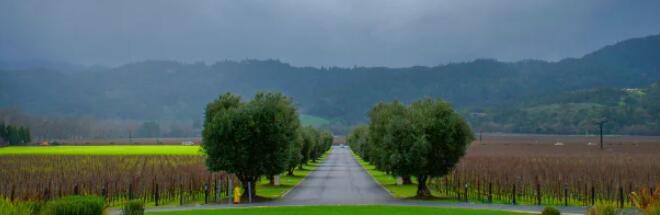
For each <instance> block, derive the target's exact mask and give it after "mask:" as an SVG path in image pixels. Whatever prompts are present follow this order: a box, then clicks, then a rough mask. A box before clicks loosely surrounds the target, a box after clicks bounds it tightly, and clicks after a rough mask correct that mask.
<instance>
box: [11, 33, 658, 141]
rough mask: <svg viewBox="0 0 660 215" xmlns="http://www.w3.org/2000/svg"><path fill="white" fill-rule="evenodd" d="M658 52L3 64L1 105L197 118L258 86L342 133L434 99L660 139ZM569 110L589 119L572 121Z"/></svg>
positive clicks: (45, 111)
mask: <svg viewBox="0 0 660 215" xmlns="http://www.w3.org/2000/svg"><path fill="white" fill-rule="evenodd" d="M658 56H660V35H654V36H648V37H643V38H634V39H629V40H625V41H622V42H619V43H617V44H613V45H610V46H607V47H604V48H602V49H599V50H596V51H595V52H593V53H590V54H587V55H585V56H583V57H581V58H569V59H564V60H561V61H557V62H546V61H539V60H524V61H518V62H500V61H497V60H490V59H477V60H474V61H470V62H462V63H451V64H446V65H438V66H432V67H426V66H414V67H405V68H387V67H353V68H339V67H329V68H326V67H321V68H317V67H297V66H292V65H289V64H287V63H283V62H280V61H277V60H244V61H219V62H215V63H212V64H206V63H181V62H175V61H143V62H136V63H129V64H125V65H122V66H118V67H114V68H102V67H89V68H86V69H77V70H76V71H61V69H60V70H57V69H49V68H43V69H25V70H7V69H1V68H0V76H1V77H2V78H1V79H0V107H15V108H18V109H20V110H22V111H25V112H27V113H30V114H35V115H41V116H73V117H77V116H85V117H93V118H99V119H131V120H145V121H146V120H188V121H193V120H199V119H201V118H202V116H203V109H204V106H205V105H206V104H207V103H208V102H209V101H211V100H212V99H214V98H215V97H217V96H218V95H220V94H222V93H224V92H234V93H237V94H240V95H242V96H244V97H248V98H249V97H252V96H253V95H254V93H255V92H257V91H280V92H283V93H284V94H286V95H288V96H291V97H293V99H294V101H295V102H296V104H297V106H298V107H299V111H300V112H301V113H303V114H305V116H303V121H307V122H309V123H310V124H315V125H322V126H324V127H328V128H331V129H333V130H334V131H335V132H338V133H344V132H346V131H347V130H348V128H350V127H351V126H353V125H356V124H359V123H364V122H366V113H367V111H368V110H369V108H371V107H372V106H373V105H374V104H376V103H377V102H379V101H386V100H394V99H398V100H401V101H403V102H411V101H413V100H416V99H419V98H422V97H434V98H443V99H445V100H447V101H449V102H451V103H452V104H453V105H454V106H455V107H456V108H458V109H459V110H462V112H463V113H464V114H465V116H466V117H467V118H469V119H470V122H471V123H472V124H473V126H475V127H481V128H482V129H484V130H485V131H488V132H539V133H581V134H582V133H584V132H585V130H589V129H593V126H592V127H589V126H588V125H591V123H587V121H590V120H591V119H584V120H582V119H581V118H580V117H582V116H589V117H590V118H593V117H607V118H611V119H612V122H613V123H612V124H611V125H612V126H610V127H608V129H609V130H608V131H609V132H612V133H621V134H660V131H658V130H660V129H652V127H653V126H656V128H657V123H658V116H657V114H656V113H657V111H655V110H654V109H649V106H644V104H642V103H643V102H644V101H648V100H649V99H647V98H645V97H644V96H643V95H635V94H631V93H630V92H628V91H625V92H628V93H624V89H637V88H639V89H642V88H643V89H645V90H642V91H640V92H642V93H646V90H648V89H651V88H653V87H651V84H652V83H654V82H656V81H658V80H660V60H658ZM647 88H648V89H647ZM594 96H595V97H594ZM599 96H600V97H599ZM540 99H541V100H542V101H540ZM622 100H623V103H621V102H622ZM637 101H638V102H642V103H640V104H637V103H635V102H637ZM621 104H623V106H622V105H621ZM633 107H634V108H633ZM626 108H628V109H626ZM630 108H632V109H630ZM653 111H655V112H653ZM585 112H586V113H587V114H585ZM642 112H643V113H644V114H641V113H642ZM559 113H563V114H561V116H559V115H554V114H559ZM484 114H485V116H487V117H481V119H477V117H474V116H484ZM571 115H575V117H572V118H576V117H577V118H580V119H574V120H568V119H563V118H564V117H569V116H571ZM309 116H317V117H320V118H323V119H325V120H327V122H326V121H325V120H319V119H316V118H310V117H309ZM578 116H579V117H578ZM619 118H622V120H619ZM623 118H625V120H623ZM548 119H552V120H548Z"/></svg>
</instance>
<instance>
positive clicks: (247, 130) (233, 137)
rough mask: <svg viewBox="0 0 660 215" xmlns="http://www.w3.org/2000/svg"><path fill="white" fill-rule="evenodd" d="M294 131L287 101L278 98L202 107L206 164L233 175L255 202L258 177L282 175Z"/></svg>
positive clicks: (223, 100) (260, 96)
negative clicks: (249, 187)
mask: <svg viewBox="0 0 660 215" xmlns="http://www.w3.org/2000/svg"><path fill="white" fill-rule="evenodd" d="M299 126H300V122H299V119H298V113H297V112H296V109H295V107H294V106H293V104H292V102H291V99H289V98H288V97H285V96H283V95H282V94H279V93H257V95H256V96H255V97H254V99H253V100H251V101H249V102H241V100H240V97H238V96H236V95H233V94H229V93H227V94H224V95H222V96H220V97H219V98H218V99H216V100H215V101H213V102H211V103H209V104H208V105H207V107H206V115H205V121H204V129H203V132H202V138H203V139H202V148H203V150H204V152H206V154H207V159H206V164H207V166H208V168H209V170H211V171H220V170H224V171H227V172H229V173H233V174H235V175H236V176H237V177H238V178H239V180H241V182H242V184H243V186H246V185H248V183H249V184H250V185H251V187H252V189H251V191H252V196H255V195H254V194H255V193H256V192H255V190H256V188H255V186H254V185H255V182H256V181H257V180H258V179H259V177H261V176H263V175H273V174H278V173H281V172H283V171H285V170H286V168H287V161H288V160H289V157H290V154H291V152H290V151H289V150H290V149H291V144H292V143H293V142H294V141H295V139H296V132H297V129H298V127H299ZM244 195H248V194H247V193H244Z"/></svg>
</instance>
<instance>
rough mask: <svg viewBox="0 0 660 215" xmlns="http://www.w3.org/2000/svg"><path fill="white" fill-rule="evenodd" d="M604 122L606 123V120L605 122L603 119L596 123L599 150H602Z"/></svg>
mask: <svg viewBox="0 0 660 215" xmlns="http://www.w3.org/2000/svg"><path fill="white" fill-rule="evenodd" d="M606 122H607V120H605V119H603V120H600V121H598V122H597V123H598V127H599V128H600V149H601V150H602V149H603V125H605V123H606Z"/></svg>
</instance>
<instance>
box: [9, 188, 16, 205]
mask: <svg viewBox="0 0 660 215" xmlns="http://www.w3.org/2000/svg"><path fill="white" fill-rule="evenodd" d="M15 196H16V185H13V184H12V185H11V193H10V194H9V201H10V202H13V201H14V197H15Z"/></svg>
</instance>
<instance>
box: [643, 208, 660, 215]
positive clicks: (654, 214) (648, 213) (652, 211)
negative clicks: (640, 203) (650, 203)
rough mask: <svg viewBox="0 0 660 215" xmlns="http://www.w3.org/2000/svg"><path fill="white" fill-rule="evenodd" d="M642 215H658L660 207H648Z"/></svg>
mask: <svg viewBox="0 0 660 215" xmlns="http://www.w3.org/2000/svg"><path fill="white" fill-rule="evenodd" d="M643 214H644V215H660V206H654V207H648V208H646V209H645V210H644V213H643Z"/></svg>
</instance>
